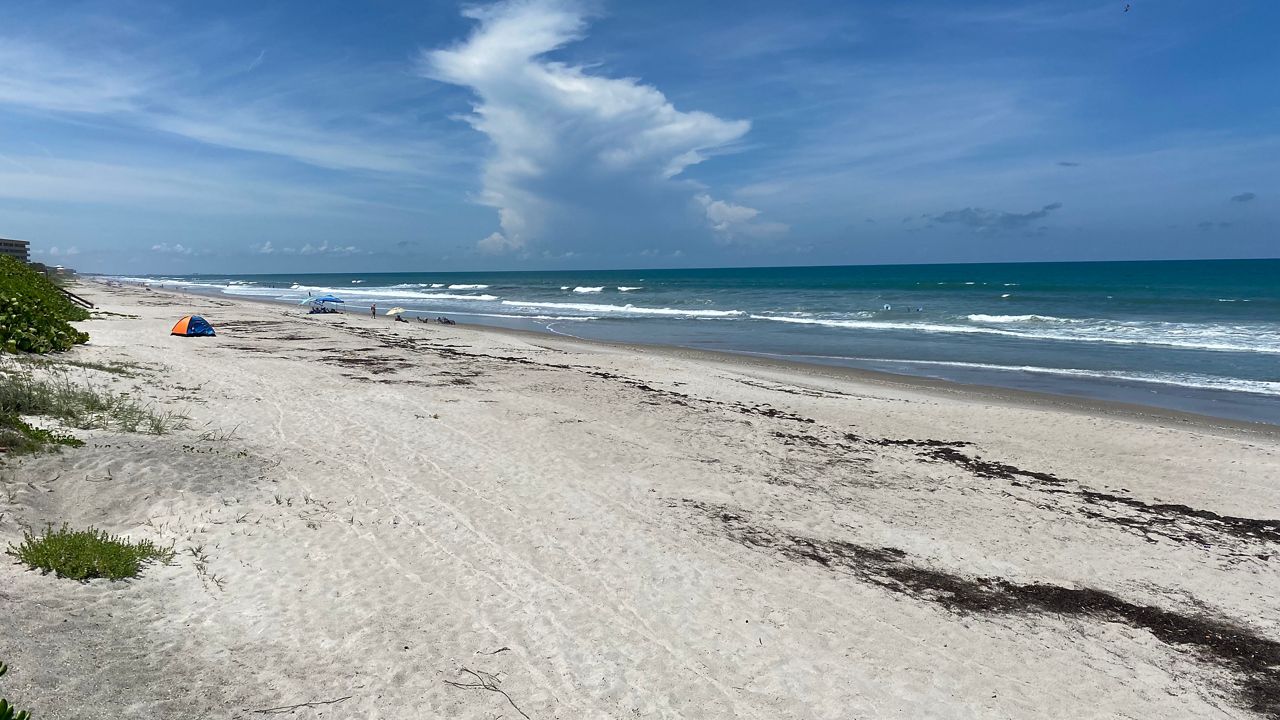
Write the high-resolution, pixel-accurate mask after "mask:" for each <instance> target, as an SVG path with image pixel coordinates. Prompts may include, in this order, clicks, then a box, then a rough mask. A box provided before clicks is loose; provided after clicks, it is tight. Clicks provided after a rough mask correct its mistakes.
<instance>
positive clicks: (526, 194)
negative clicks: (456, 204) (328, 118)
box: [423, 0, 750, 252]
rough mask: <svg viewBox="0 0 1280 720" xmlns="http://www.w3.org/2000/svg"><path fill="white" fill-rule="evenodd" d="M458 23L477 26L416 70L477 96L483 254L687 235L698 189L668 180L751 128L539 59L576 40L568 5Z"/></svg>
mask: <svg viewBox="0 0 1280 720" xmlns="http://www.w3.org/2000/svg"><path fill="white" fill-rule="evenodd" d="M464 14H465V15H466V16H467V17H470V18H472V19H474V20H477V21H479V23H480V24H479V27H478V28H476V30H475V31H474V32H473V33H472V34H471V36H470V37H469V38H468V39H467V40H466V41H464V42H462V43H460V44H458V45H456V46H454V47H451V48H448V49H444V50H436V51H432V52H428V53H426V54H425V55H424V57H423V66H424V73H425V74H427V75H428V76H430V77H432V78H435V79H437V80H441V81H443V82H447V83H452V84H456V85H462V86H466V87H469V88H471V89H472V90H473V91H474V92H475V94H476V96H477V97H478V102H477V103H476V105H475V108H474V113H473V114H471V115H470V116H468V117H467V118H466V119H467V121H468V122H470V123H471V125H472V126H473V127H474V128H475V129H477V130H479V131H480V132H482V133H484V134H485V135H487V136H488V137H489V139H490V140H491V141H492V143H493V155H492V157H491V158H490V159H489V161H488V163H487V164H486V166H485V169H484V175H483V191H482V193H481V195H480V197H479V200H480V202H482V203H484V204H486V205H490V206H492V207H494V208H497V210H498V214H499V224H500V226H501V231H500V232H496V233H494V234H492V235H490V236H488V237H486V238H484V239H483V240H481V241H479V243H478V248H479V249H480V250H482V251H485V252H504V251H511V250H515V249H522V248H524V247H525V246H526V245H528V244H530V243H536V242H542V243H547V242H551V243H556V244H562V245H573V244H574V243H579V244H588V243H592V242H595V241H596V238H600V237H607V238H610V239H612V240H620V239H624V238H627V237H639V236H644V235H646V234H648V235H652V234H654V223H655V222H671V223H674V224H676V225H680V224H681V223H683V227H682V228H680V229H683V230H685V231H688V230H690V229H691V228H693V227H695V226H696V225H695V223H696V218H694V217H692V216H691V215H689V213H688V209H687V206H688V198H689V197H690V196H691V195H692V194H694V192H695V188H694V187H693V185H692V184H691V183H688V182H684V181H679V180H674V178H676V176H678V175H680V174H681V173H682V172H683V171H685V170H686V169H687V168H688V167H689V166H691V165H695V164H697V163H700V162H702V161H703V160H704V159H706V157H707V154H708V153H709V152H711V151H714V150H716V149H719V148H724V147H726V146H728V145H730V144H732V143H734V142H736V141H737V140H739V139H740V138H742V137H743V136H744V135H745V134H746V133H747V131H748V129H749V128H750V123H748V122H747V121H745V120H725V119H722V118H719V117H716V116H715V115H712V114H710V113H706V112H699V111H681V110H677V109H676V108H675V107H674V106H673V105H672V104H671V102H670V101H668V100H667V98H666V96H664V95H663V94H662V93H661V92H660V91H659V90H657V89H656V88H654V87H652V86H650V85H645V84H643V83H641V82H640V81H638V80H636V79H633V78H610V77H603V76H601V75H596V74H591V73H589V72H588V71H587V69H586V68H584V67H580V66H576V65H570V64H567V63H562V62H555V61H551V60H548V59H546V58H545V57H544V56H545V55H546V54H547V53H550V52H552V51H554V50H556V49H558V48H561V47H563V46H565V45H567V44H569V43H571V42H573V41H575V40H579V39H581V38H582V36H583V33H584V30H585V27H586V22H585V19H584V13H583V11H582V9H581V7H580V6H579V5H577V4H576V3H574V2H571V1H570V0H509V1H508V2H502V3H498V4H494V5H488V6H485V7H480V8H475V7H473V8H470V9H468V10H466V11H465V13H464ZM676 217H678V218H680V220H660V219H661V218H676ZM668 229H671V228H668ZM686 234H688V233H687V232H686Z"/></svg>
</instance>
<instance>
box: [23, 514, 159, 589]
mask: <svg viewBox="0 0 1280 720" xmlns="http://www.w3.org/2000/svg"><path fill="white" fill-rule="evenodd" d="M8 553H9V554H10V555H12V556H14V557H16V558H18V559H19V560H21V561H22V562H24V563H26V565H27V566H28V567H30V568H31V569H33V570H35V569H38V570H40V571H41V572H45V573H50V572H51V573H54V574H55V575H57V576H58V577H64V578H71V579H72V580H89V579H91V578H99V577H104V578H110V579H111V580H121V579H123V578H131V577H137V575H138V572H139V571H140V570H141V569H142V564H143V563H146V562H150V561H152V560H159V561H160V562H162V563H165V564H168V563H169V562H170V561H171V560H173V549H172V548H163V547H157V546H156V545H155V544H153V543H152V542H151V541H149V540H142V541H139V542H132V541H130V540H128V539H126V538H120V537H112V536H111V535H109V534H107V533H106V532H103V531H101V530H95V529H93V528H89V529H88V530H71V529H70V528H68V527H67V525H66V524H63V526H62V527H61V528H60V529H58V530H54V529H53V526H49V527H47V528H45V530H44V534H43V535H38V536H37V535H32V534H31V533H29V532H28V533H24V538H23V541H22V543H21V544H20V545H18V546H17V547H13V546H12V545H10V546H9V550H8Z"/></svg>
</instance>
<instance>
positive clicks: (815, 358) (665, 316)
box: [120, 260, 1280, 424]
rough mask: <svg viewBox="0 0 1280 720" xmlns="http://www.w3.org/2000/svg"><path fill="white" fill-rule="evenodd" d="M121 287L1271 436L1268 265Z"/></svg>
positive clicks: (925, 268)
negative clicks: (780, 363)
mask: <svg viewBox="0 0 1280 720" xmlns="http://www.w3.org/2000/svg"><path fill="white" fill-rule="evenodd" d="M120 279H122V280H133V281H141V282H152V283H161V284H168V285H170V286H173V285H181V286H184V287H187V288H189V289H191V290H195V291H200V292H209V293H217V294H225V295H232V296H239V297H251V298H260V299H268V300H278V301H281V302H288V303H295V304H296V303H297V302H299V301H300V300H303V299H305V298H306V297H307V294H308V293H312V294H316V295H318V294H321V293H334V294H336V295H338V296H339V297H341V298H343V299H344V300H346V305H345V307H346V308H348V309H351V310H359V309H364V310H366V311H367V308H368V306H369V305H370V304H371V303H377V305H378V306H379V307H380V308H383V309H386V308H390V307H392V306H403V307H405V308H408V309H409V310H410V311H411V312H410V316H413V315H415V314H421V315H425V316H427V317H432V318H434V317H436V316H437V315H446V316H448V317H451V318H453V319H455V320H457V321H458V322H462V323H479V324H488V325H499V326H504V327H516V328H525V329H533V330H540V331H544V332H551V333H556V334H563V335H572V336H576V337H582V338H591V339H602V340H620V341H628V342H642V343H660V344H669V345H680V346H687V347H695V348H704V349H712V350H722V351H730V352H738V353H748V354H756V355H761V356H767V357H779V358H787V359H792V360H797V361H802V362H809V363H823V364H833V365H847V366H853V367H860V368H867V369H874V370H884V371H889V372H895V373H904V374H909V375H919V376H927V377H934V378H940V379H946V380H953V381H958V382H965V383H977V384H986V385H995V386H1001V387H1009V388H1019V389H1027V390H1037V391H1043V392H1051V393H1057V394H1062V395H1075V396H1085V397H1093V398H1102V399H1111V400H1119V401H1124V402H1132V403H1138V404H1145V405H1152V406H1159V407H1166V408H1172V409H1180V410H1188V411H1193V412H1201V413H1206V414H1211V415H1216V416H1219V417H1226V418H1233V419H1242V420H1256V421H1264V422H1270V423H1276V424H1280V260H1212V261H1169V262H1105V263H1018V264H966V265H899V266H846V267H801V268H795V267H791V268H733V269H697V270H610V271H565V272H476V273H432V272H414V273H372V274H371V273H356V274H293V275H290V274H283V275H281V274H276V275H225V276H213V275H196V276H166V277H163V278H161V277H149V278H120ZM211 320H214V321H215V324H216V318H211Z"/></svg>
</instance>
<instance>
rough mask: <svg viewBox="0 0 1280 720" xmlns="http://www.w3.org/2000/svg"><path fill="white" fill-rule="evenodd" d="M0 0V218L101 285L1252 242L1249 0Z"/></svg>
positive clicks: (45, 255) (1276, 19)
mask: <svg viewBox="0 0 1280 720" xmlns="http://www.w3.org/2000/svg"><path fill="white" fill-rule="evenodd" d="M1128 4H1129V5H1131V9H1130V10H1129V11H1128V12H1126V11H1125V10H1124V8H1125V5H1126V3H1124V2H1112V1H1110V0H1104V1H1099V2H1093V1H1092V0H1080V1H1078V2H1045V3H1037V2H1028V1H1022V2H986V3H984V2H964V3H961V2H951V1H948V2H913V3H890V2H817V1H814V0H794V1H793V2H787V3H782V2H753V1H749V0H747V1H737V2H700V3H682V2H646V3H623V2H621V1H620V0H612V1H610V0H602V1H599V2H573V1H570V0H516V1H512V2H503V3H479V4H461V3H456V2H434V1H428V2H424V1H421V0H419V1H415V2H395V1H394V0H382V1H379V2H367V3H352V2H345V1H324V0H315V1H312V2H305V3H303V2H298V3H287V2H276V3H257V2H254V3H249V2H243V3H241V2H218V3H169V4H165V3H156V2H150V1H148V2H128V1H117V2H29V1H27V0H9V1H8V2H6V3H4V4H3V5H0V236H3V237H17V238H22V239H27V240H30V241H32V243H33V248H34V251H35V254H36V256H37V259H42V260H45V261H47V262H54V263H60V264H66V265H70V266H73V267H76V268H79V269H82V270H90V271H103V272H116V273H125V272H132V273H144V272H145V273H182V272H196V271H205V272H290V271H298V272H301V271H344V270H351V271H378V270H388V271H390V270H400V271H408V270H423V271H427V270H431V271H435V270H475V269H522V268H528V269H547V268H565V269H572V268H608V267H668V266H708V265H713V266H714V265H792V264H805V265H808V264H844V263H897V262H908V263H910V262H974V261H1025V260H1089V259H1140V258H1193V257H1263V256H1267V257H1274V256H1277V255H1280V232H1278V230H1280V81H1277V71H1278V70H1280V43H1276V42H1275V32H1276V29H1277V28H1280V3H1275V2H1270V1H1268V0H1256V1H1249V0H1240V1H1232V0H1224V1H1223V2H1214V3H1210V2H1205V1H1204V0H1132V1H1131V2H1130V3H1128Z"/></svg>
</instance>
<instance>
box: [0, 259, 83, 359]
mask: <svg viewBox="0 0 1280 720" xmlns="http://www.w3.org/2000/svg"><path fill="white" fill-rule="evenodd" d="M88 319H89V312H88V311H87V310H85V309H84V308H82V307H79V306H78V305H76V304H75V303H73V302H71V301H70V300H69V299H67V297H66V296H65V295H63V294H62V291H61V290H60V289H59V288H58V286H57V285H55V284H54V283H53V282H52V281H50V280H49V278H47V277H45V276H44V275H41V274H40V273H38V272H36V271H34V270H32V269H31V268H30V267H27V265H25V264H24V263H21V262H19V261H17V260H15V259H13V258H11V257H7V256H0V352H6V353H20V352H24V353H50V352H60V351H63V350H70V349H71V348H72V347H73V346H75V345H77V344H79V343H84V342H88V340H89V335H88V334H87V333H84V332H82V331H80V330H77V329H75V328H74V327H72V326H71V325H70V323H72V322H76V321H80V320H88Z"/></svg>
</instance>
